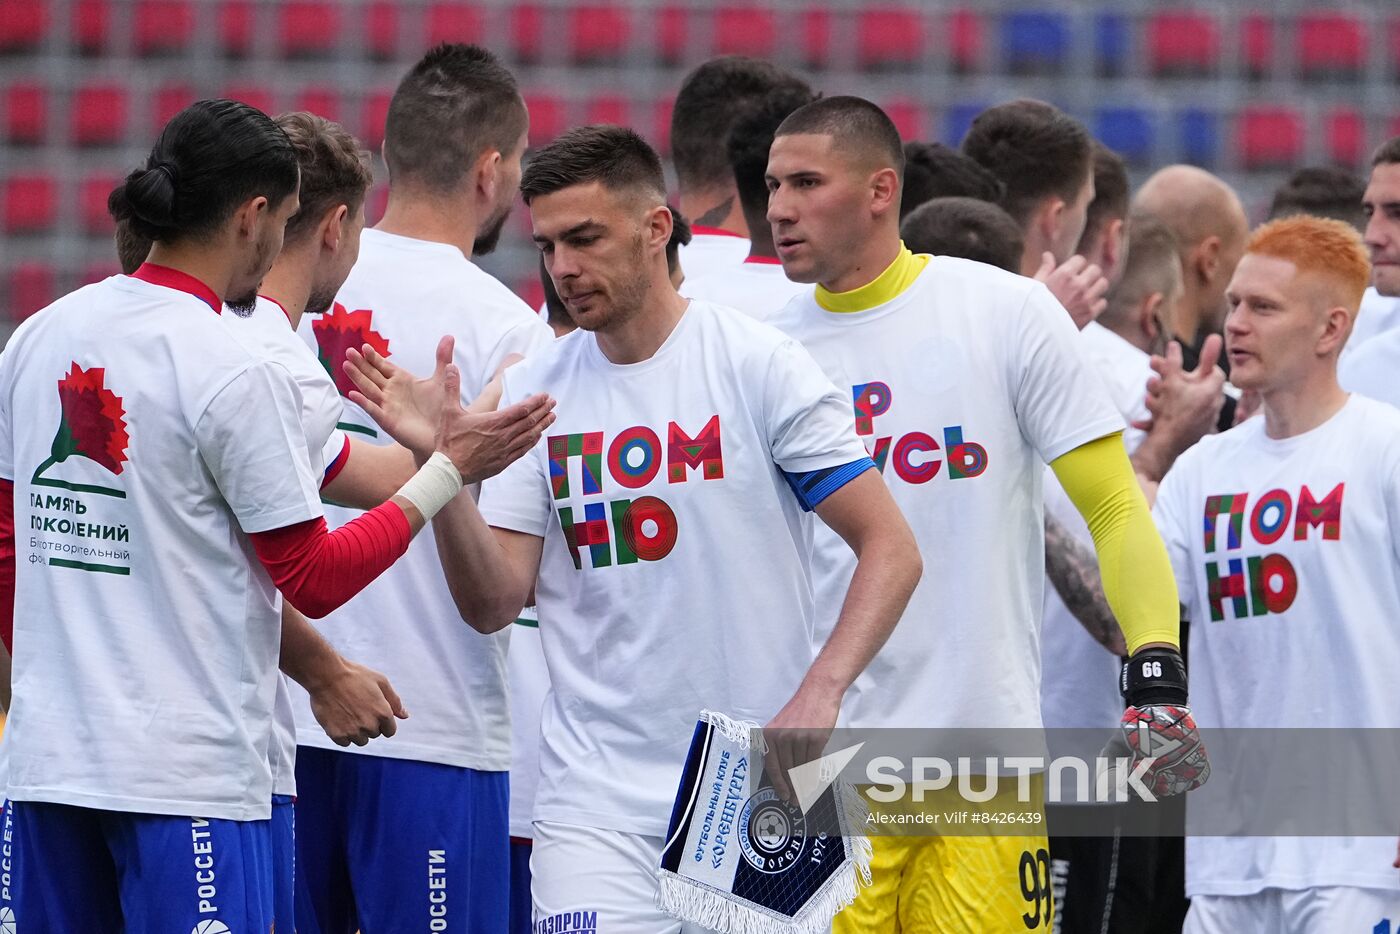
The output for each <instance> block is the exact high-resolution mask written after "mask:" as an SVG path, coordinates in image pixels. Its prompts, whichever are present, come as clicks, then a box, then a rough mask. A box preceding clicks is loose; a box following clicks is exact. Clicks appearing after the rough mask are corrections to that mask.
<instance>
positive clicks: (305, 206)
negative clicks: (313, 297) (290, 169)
mask: <svg viewBox="0 0 1400 934" xmlns="http://www.w3.org/2000/svg"><path fill="white" fill-rule="evenodd" d="M277 125H278V126H280V127H281V128H282V131H283V132H284V133H286V134H287V138H288V139H289V140H291V141H292V148H293V149H294V150H296V154H297V163H298V164H299V165H300V166H301V192H300V197H301V207H300V209H299V210H298V211H297V212H296V214H294V215H292V219H291V220H289V221H287V232H286V236H285V243H286V244H295V243H297V242H298V241H299V240H300V239H301V238H302V237H305V236H306V235H308V234H309V233H310V232H311V231H312V230H313V229H314V228H315V225H316V224H318V223H320V222H321V218H322V217H324V216H325V214H326V212H327V211H329V210H331V209H333V208H336V207H339V206H340V205H342V204H343V205H345V206H346V207H347V208H349V210H350V213H351V214H352V215H353V214H354V213H355V212H356V211H358V210H359V209H360V205H361V204H363V203H364V200H365V195H366V194H367V193H368V192H369V186H370V185H371V184H373V183H374V174H373V173H372V172H370V169H369V153H368V152H365V151H364V150H363V149H361V148H360V144H359V142H357V141H356V139H355V137H353V136H351V135H350V134H349V133H348V132H346V130H345V128H344V127H342V126H341V125H340V124H339V123H333V122H332V121H330V120H327V119H326V118H325V117H318V116H317V115H316V114H312V113H306V112H305V111H296V112H293V113H286V114H282V115H281V116H280V117H278V118H277Z"/></svg>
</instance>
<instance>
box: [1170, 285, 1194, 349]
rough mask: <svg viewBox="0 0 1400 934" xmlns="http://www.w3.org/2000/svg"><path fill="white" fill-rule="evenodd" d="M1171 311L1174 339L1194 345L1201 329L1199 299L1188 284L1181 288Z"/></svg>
mask: <svg viewBox="0 0 1400 934" xmlns="http://www.w3.org/2000/svg"><path fill="white" fill-rule="evenodd" d="M1173 312H1174V313H1173V315H1172V321H1173V322H1175V327H1176V334H1175V337H1176V339H1177V340H1179V341H1181V342H1182V343H1183V344H1187V345H1190V346H1194V345H1195V343H1196V337H1197V335H1199V334H1200V331H1201V300H1200V297H1199V296H1198V295H1197V294H1196V291H1195V289H1193V288H1191V287H1190V286H1188V287H1186V288H1185V289H1184V290H1182V293H1181V298H1179V299H1177V301H1176V308H1175V309H1173Z"/></svg>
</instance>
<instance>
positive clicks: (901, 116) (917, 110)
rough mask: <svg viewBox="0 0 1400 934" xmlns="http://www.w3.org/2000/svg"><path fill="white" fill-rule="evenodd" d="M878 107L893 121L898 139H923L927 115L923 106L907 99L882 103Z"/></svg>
mask: <svg viewBox="0 0 1400 934" xmlns="http://www.w3.org/2000/svg"><path fill="white" fill-rule="evenodd" d="M880 107H881V108H882V109H883V110H884V111H885V113H886V114H888V115H889V118H890V119H891V120H892V121H894V125H895V127H896V128H897V129H898V130H899V136H900V139H923V138H924V131H925V130H926V129H927V128H928V115H927V113H926V111H925V109H924V106H923V105H922V104H920V103H919V102H918V101H915V100H910V99H909V98H907V97H899V98H895V99H894V100H888V101H884V102H883V103H882V104H881V105H880Z"/></svg>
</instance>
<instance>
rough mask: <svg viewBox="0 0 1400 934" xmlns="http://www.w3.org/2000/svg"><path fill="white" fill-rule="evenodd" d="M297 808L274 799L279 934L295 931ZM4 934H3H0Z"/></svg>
mask: <svg viewBox="0 0 1400 934" xmlns="http://www.w3.org/2000/svg"><path fill="white" fill-rule="evenodd" d="M296 863H297V844H296V805H295V800H294V799H293V798H292V796H291V795H273V796H272V910H273V915H274V917H275V918H276V919H277V929H278V930H279V931H295V930H296V929H297V928H296V914H297V912H296V903H297V899H296V878H297V876H296ZM0 934H3V932H0Z"/></svg>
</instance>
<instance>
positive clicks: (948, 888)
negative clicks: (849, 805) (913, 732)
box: [831, 787, 1052, 934]
mask: <svg viewBox="0 0 1400 934" xmlns="http://www.w3.org/2000/svg"><path fill="white" fill-rule="evenodd" d="M1039 790H1040V789H1039V787H1037V788H1036V792H1037V794H1036V795H1035V801H1034V802H1033V803H1032V804H1030V805H1027V804H1016V803H1014V796H1003V795H998V796H997V798H994V799H993V800H992V801H990V802H987V803H985V804H982V805H968V804H967V803H965V802H962V801H960V800H954V799H953V798H951V797H950V796H945V795H938V796H932V795H931V796H930V799H929V801H928V802H926V803H925V804H924V805H912V804H909V803H906V802H898V803H896V804H895V805H880V804H873V805H872V811H873V812H875V813H876V814H879V813H881V812H884V813H891V812H904V813H908V812H910V811H913V810H920V811H924V812H929V813H940V814H945V815H946V814H948V813H952V812H954V811H956V810H959V809H970V810H976V811H987V812H991V813H1008V814H1020V815H1022V816H1021V818H1020V819H1019V820H1017V819H1015V818H1013V821H1015V826H1011V825H1005V824H1004V825H1001V826H999V827H998V826H992V825H988V824H978V823H971V824H963V825H960V826H959V827H957V828H952V829H950V831H949V832H944V833H935V832H934V831H932V830H929V829H928V828H925V829H924V830H923V831H922V833H923V835H921V836H892V835H890V834H889V833H888V831H887V832H885V833H873V834H871V836H870V842H871V844H872V846H873V848H874V855H873V858H872V860H871V864H870V871H871V884H870V885H868V886H865V887H863V888H862V889H861V890H860V891H859V893H858V894H857V896H856V901H855V904H853V905H851V906H849V907H848V908H846V909H845V910H844V911H842V912H841V913H840V914H839V915H837V916H836V920H835V921H834V922H833V924H832V928H831V930H832V934H1013V932H1026V931H1049V930H1050V928H1051V924H1050V921H1051V914H1052V905H1051V896H1050V892H1051V882H1050V851H1049V844H1048V842H1047V841H1046V837H1045V823H1044V817H1043V815H1044V806H1043V801H1042V800H1041V799H1040V796H1039V793H1038V792H1039ZM1006 797H1011V798H1012V799H1013V800H1012V801H1010V802H1007V803H1006V806H1005V808H1004V809H1003V808H1002V807H1000V805H999V802H1001V801H1002V800H1003V799H1004V798H1006ZM1037 816H1038V817H1039V818H1040V819H1039V820H1036V819H1035V818H1036V817H1037ZM887 826H889V825H887ZM976 828H985V829H987V830H991V831H992V832H993V833H997V835H996V836H974V835H970V834H969V833H968V831H969V830H975V829H976ZM998 831H1001V832H1000V833H998Z"/></svg>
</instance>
